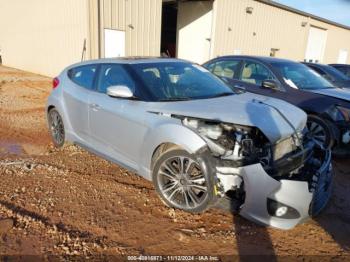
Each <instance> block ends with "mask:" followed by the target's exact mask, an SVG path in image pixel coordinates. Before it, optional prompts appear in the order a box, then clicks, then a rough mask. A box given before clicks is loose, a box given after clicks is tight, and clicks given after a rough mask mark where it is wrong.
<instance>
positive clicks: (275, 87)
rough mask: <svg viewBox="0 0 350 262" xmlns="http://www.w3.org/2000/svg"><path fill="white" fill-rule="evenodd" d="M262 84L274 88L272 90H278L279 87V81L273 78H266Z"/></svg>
mask: <svg viewBox="0 0 350 262" xmlns="http://www.w3.org/2000/svg"><path fill="white" fill-rule="evenodd" d="M261 86H262V87H264V88H268V89H272V90H278V89H279V85H278V83H277V82H276V81H275V80H272V79H268V80H264V81H263V82H262V84H261Z"/></svg>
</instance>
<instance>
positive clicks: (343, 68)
mask: <svg viewBox="0 0 350 262" xmlns="http://www.w3.org/2000/svg"><path fill="white" fill-rule="evenodd" d="M330 66H333V67H334V68H335V69H337V70H339V71H340V72H342V73H343V74H344V75H346V76H348V77H350V65H347V64H330Z"/></svg>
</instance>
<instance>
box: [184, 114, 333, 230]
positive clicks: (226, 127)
mask: <svg viewBox="0 0 350 262" xmlns="http://www.w3.org/2000/svg"><path fill="white" fill-rule="evenodd" d="M181 120H182V123H183V124H184V125H185V126H186V127H188V128H190V129H192V130H194V131H195V132H196V133H197V134H198V135H200V136H201V137H202V138H203V140H205V142H206V143H207V146H208V148H207V151H208V152H207V154H208V155H210V162H211V163H210V166H211V167H212V169H213V173H215V178H216V185H215V188H214V191H215V194H216V195H217V197H218V198H219V199H220V200H219V205H224V206H225V207H226V208H230V209H231V210H232V211H234V212H238V213H240V214H241V215H242V216H244V217H246V218H248V219H250V220H253V221H255V222H258V223H260V224H264V225H270V226H273V227H277V228H281V229H290V228H292V227H294V226H295V225H297V224H299V223H301V222H302V221H304V220H305V219H306V218H308V217H309V216H314V215H317V214H318V213H319V212H320V211H321V210H322V209H323V207H324V206H325V205H326V203H327V202H328V199H329V197H330V193H331V182H332V173H333V172H332V166H331V153H330V151H327V150H323V149H322V148H319V147H318V146H317V145H316V144H315V143H314V142H313V141H312V140H310V139H309V138H308V137H309V136H308V135H307V132H308V131H307V130H303V131H299V132H298V131H296V130H295V132H294V134H293V135H291V136H290V137H288V138H284V139H281V140H279V141H277V142H275V143H272V142H270V141H269V139H268V138H267V137H266V136H265V135H264V134H263V133H262V132H261V131H260V130H259V129H258V128H256V127H247V126H240V125H236V124H228V123H222V122H218V121H211V120H203V119H197V118H189V117H182V118H181Z"/></svg>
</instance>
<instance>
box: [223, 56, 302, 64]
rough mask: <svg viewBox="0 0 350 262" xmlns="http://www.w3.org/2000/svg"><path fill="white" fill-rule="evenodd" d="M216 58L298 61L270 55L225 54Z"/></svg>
mask: <svg viewBox="0 0 350 262" xmlns="http://www.w3.org/2000/svg"><path fill="white" fill-rule="evenodd" d="M217 58H219V59H221V58H231V59H254V60H258V61H261V62H265V63H271V62H280V63H285V62H289V63H298V62H296V61H293V60H289V59H284V58H277V57H270V56H249V55H227V56H220V57H217Z"/></svg>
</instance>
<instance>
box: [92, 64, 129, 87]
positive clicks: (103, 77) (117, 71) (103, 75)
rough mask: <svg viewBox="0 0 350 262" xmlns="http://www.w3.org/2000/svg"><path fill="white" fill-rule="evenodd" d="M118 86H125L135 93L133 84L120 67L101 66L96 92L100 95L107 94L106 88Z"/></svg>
mask: <svg viewBox="0 0 350 262" xmlns="http://www.w3.org/2000/svg"><path fill="white" fill-rule="evenodd" d="M118 85H122V86H127V87H129V88H130V89H131V90H132V91H135V87H134V83H133V81H132V80H131V78H130V76H129V75H128V73H127V72H126V71H125V70H124V68H123V66H122V65H117V64H112V65H103V66H101V70H100V76H99V79H98V86H97V90H98V91H99V92H101V93H107V88H108V87H111V86H118Z"/></svg>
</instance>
